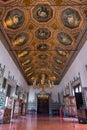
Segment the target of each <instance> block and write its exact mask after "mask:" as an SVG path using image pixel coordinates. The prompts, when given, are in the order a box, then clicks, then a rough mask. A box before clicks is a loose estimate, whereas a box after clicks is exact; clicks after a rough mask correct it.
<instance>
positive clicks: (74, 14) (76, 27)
mask: <svg viewBox="0 0 87 130" xmlns="http://www.w3.org/2000/svg"><path fill="white" fill-rule="evenodd" d="M86 22H87V0H0V23H1V30H2V33H3V34H4V35H5V37H6V39H7V41H8V44H9V45H10V47H11V49H12V53H14V55H15V58H16V59H17V61H18V64H19V68H21V71H22V73H23V75H24V77H25V78H26V81H27V82H28V83H29V84H33V82H34V80H36V81H37V82H39V81H40V79H41V76H42V75H43V74H44V75H45V78H46V80H50V81H53V82H54V83H55V84H58V83H59V82H60V80H61V78H62V77H63V75H64V73H65V71H66V70H67V68H68V67H69V62H70V61H71V56H72V55H74V53H75V51H74V50H76V49H77V44H78V39H79V35H80V34H81V32H82V30H83V29H84V26H85V24H86ZM79 44H80V43H79Z"/></svg>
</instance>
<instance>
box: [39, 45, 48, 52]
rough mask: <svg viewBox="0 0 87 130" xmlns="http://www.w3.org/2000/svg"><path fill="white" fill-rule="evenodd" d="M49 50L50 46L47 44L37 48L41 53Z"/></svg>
mask: <svg viewBox="0 0 87 130" xmlns="http://www.w3.org/2000/svg"><path fill="white" fill-rule="evenodd" d="M48 48H49V47H48V45H47V44H45V43H43V44H39V45H38V46H37V49H38V50H40V51H46V50H48Z"/></svg>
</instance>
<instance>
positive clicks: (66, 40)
mask: <svg viewBox="0 0 87 130" xmlns="http://www.w3.org/2000/svg"><path fill="white" fill-rule="evenodd" d="M57 38H58V40H59V42H60V43H62V44H63V45H66V46H67V45H71V44H72V38H71V37H70V36H69V35H68V34H67V33H64V32H61V33H59V34H58V37H57Z"/></svg>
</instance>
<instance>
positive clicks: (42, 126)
mask: <svg viewBox="0 0 87 130" xmlns="http://www.w3.org/2000/svg"><path fill="white" fill-rule="evenodd" d="M0 130H87V124H79V123H78V122H76V121H75V120H72V121H69V120H65V119H64V120H61V119H60V118H59V117H46V116H45V117H42V116H31V115H28V116H26V117H20V119H16V120H15V121H14V123H10V124H0Z"/></svg>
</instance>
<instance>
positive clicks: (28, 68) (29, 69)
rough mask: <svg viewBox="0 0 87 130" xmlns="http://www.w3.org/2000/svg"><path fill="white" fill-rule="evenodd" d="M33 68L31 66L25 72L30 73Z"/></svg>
mask: <svg viewBox="0 0 87 130" xmlns="http://www.w3.org/2000/svg"><path fill="white" fill-rule="evenodd" d="M32 68H33V67H32V66H30V67H28V68H26V69H25V70H24V71H25V72H28V71H30V70H31V69H32Z"/></svg>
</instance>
